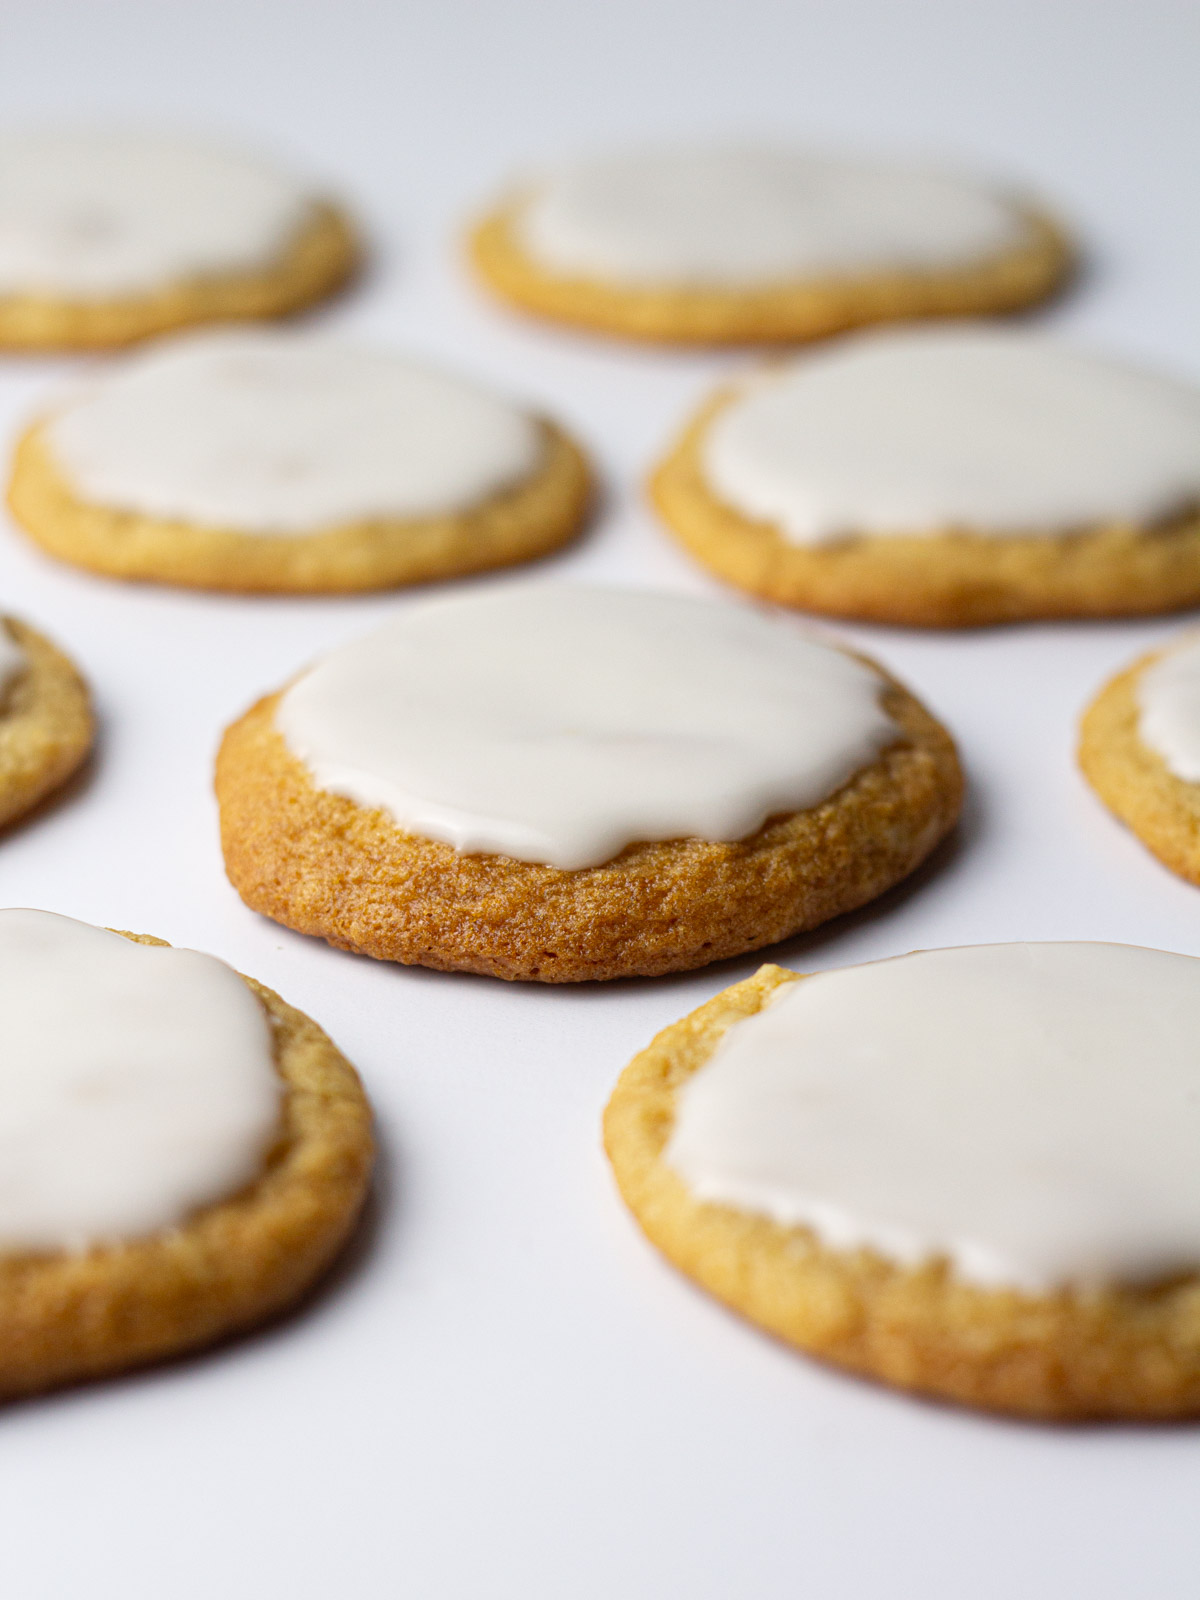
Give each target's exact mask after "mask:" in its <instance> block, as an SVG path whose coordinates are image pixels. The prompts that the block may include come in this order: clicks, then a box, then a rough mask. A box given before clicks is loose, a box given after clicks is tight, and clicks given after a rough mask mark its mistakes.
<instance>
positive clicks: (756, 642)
mask: <svg viewBox="0 0 1200 1600" xmlns="http://www.w3.org/2000/svg"><path fill="white" fill-rule="evenodd" d="M881 688H882V680H881V679H880V677H879V676H878V674H877V673H875V672H874V671H872V670H871V669H870V668H869V667H867V666H865V665H864V664H862V663H861V662H858V661H856V660H854V659H853V658H852V657H850V656H848V655H845V654H844V653H843V652H841V651H840V650H836V649H834V648H832V647H830V646H827V645H824V644H820V643H818V642H816V641H815V640H813V639H811V638H806V637H805V635H804V634H803V633H801V632H800V630H799V629H798V628H797V627H796V625H795V623H794V622H792V621H791V620H790V619H776V618H770V617H766V616H764V615H762V614H760V613H757V612H755V611H752V610H750V609H749V608H747V607H744V606H736V605H729V604H725V603H711V602H705V601H697V600H690V599H683V598H680V597H677V596H671V595H663V594H654V593H647V592H639V591H635V590H619V589H607V588H599V587H596V588H592V587H585V586H583V585H573V584H564V583H549V582H541V583H536V584H508V585H503V586H501V587H499V588H495V589H490V590H487V591H484V592H480V593H475V594H471V595H467V596H462V597H455V598H452V599H448V600H435V601H427V602H425V603H423V604H419V605H415V606H413V607H411V608H410V609H407V610H405V611H404V612H403V613H401V615H400V616H399V617H398V618H397V619H396V620H395V621H394V622H392V623H389V624H388V625H387V626H386V627H384V628H381V629H379V630H378V631H377V632H376V633H373V634H371V635H369V636H368V637H367V638H365V639H362V640H360V641H358V642H357V643H354V644H350V645H346V646H344V647H343V648H342V649H340V650H337V651H335V652H334V653H333V654H332V655H330V656H328V657H326V658H325V660H324V661H322V662H320V663H318V664H317V665H316V666H315V667H313V668H311V669H310V670H309V671H308V672H306V673H305V674H303V675H302V676H301V677H300V678H299V679H298V680H297V681H296V683H294V684H293V685H292V687H291V688H290V689H288V690H287V692H286V693H285V694H284V696H283V698H282V700H281V701H280V704H279V707H278V709H277V712H276V722H277V725H278V727H279V729H280V731H281V732H282V734H283V736H284V738H285V740H286V741H287V743H288V745H289V746H290V748H291V750H292V751H293V753H294V754H295V755H296V756H298V757H299V759H300V760H301V761H303V762H304V763H305V764H306V765H307V766H308V768H309V770H310V771H311V773H312V775H313V777H314V779H315V781H316V783H317V784H318V786H320V787H321V788H324V789H329V790H332V791H333V792H335V793H337V794H341V795H346V796H348V797H349V798H350V799H352V800H355V801H357V802H358V804H360V805H363V806H373V807H374V806H377V807H380V808H382V809H383V810H385V811H386V812H387V813H388V814H389V815H390V816H391V817H392V819H393V820H394V821H395V822H396V823H397V824H399V825H400V826H401V827H402V828H404V829H405V830H407V831H409V832H411V833H416V834H421V835H424V836H425V837H428V838H433V839H440V840H443V841H444V842H445V843H447V844H450V845H453V846H454V847H455V848H456V849H458V850H461V851H464V852H466V853H469V854H479V853H497V854H501V855H507V856H513V857H515V858H517V859H519V860H523V861H535V862H543V863H546V864H548V865H550V866H555V867H560V868H563V869H565V870H574V869H577V868H581V867H588V866H595V865H598V864H599V863H601V862H604V861H608V860H610V859H611V858H612V857H613V856H615V855H617V854H619V852H620V851H621V850H622V849H624V847H625V846H626V845H628V844H631V843H634V842H635V841H639V840H661V839H678V838H689V837H698V838H703V839H714V840H724V839H728V840H733V839H741V838H744V837H746V836H747V835H748V834H751V833H753V832H755V831H756V830H757V829H758V828H759V827H760V826H761V825H762V824H763V823H764V822H765V821H766V820H767V818H768V817H771V816H774V815H776V814H779V813H782V812H791V811H799V810H804V809H806V808H807V807H809V806H812V805H815V804H817V803H818V802H819V801H821V800H823V799H825V798H826V797H827V796H828V795H830V794H832V793H833V792H834V791H835V790H836V789H838V788H840V787H841V785H842V784H844V783H845V782H846V781H847V779H848V778H850V777H851V776H852V775H853V774H854V773H855V772H857V771H858V770H859V769H860V768H862V767H864V766H866V765H868V764H869V763H870V762H871V761H873V760H874V759H875V758H876V756H877V755H878V753H879V751H880V750H881V749H882V748H883V747H884V746H885V745H887V744H890V743H892V742H893V741H894V740H895V738H896V736H897V729H896V726H895V724H894V723H893V722H892V720H891V718H890V717H889V716H888V715H887V714H886V713H885V712H884V710H883V708H882V706H881V704H880V691H881Z"/></svg>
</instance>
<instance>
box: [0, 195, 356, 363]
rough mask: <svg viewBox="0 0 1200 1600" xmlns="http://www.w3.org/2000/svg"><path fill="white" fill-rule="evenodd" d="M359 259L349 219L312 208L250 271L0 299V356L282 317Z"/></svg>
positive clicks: (320, 293) (319, 296) (318, 296)
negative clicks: (284, 242) (92, 294)
mask: <svg viewBox="0 0 1200 1600" xmlns="http://www.w3.org/2000/svg"><path fill="white" fill-rule="evenodd" d="M361 254H362V251H361V246H360V244H359V241H358V236H357V234H356V232H355V230H354V227H353V225H352V224H351V222H350V220H349V218H348V217H347V216H346V215H345V214H344V213H343V212H342V211H341V210H340V209H339V208H338V207H337V206H334V205H330V204H328V203H327V202H324V201H322V202H318V203H317V204H315V205H314V206H313V208H312V215H311V218H310V220H309V221H308V222H307V223H306V224H304V226H302V227H301V228H300V230H299V231H298V232H297V233H296V234H295V235H294V237H293V238H292V240H291V242H290V243H289V244H288V246H287V247H286V249H285V250H284V251H283V252H282V253H281V255H280V257H279V259H278V260H277V261H275V262H273V263H271V264H270V265H267V266H264V267H260V268H256V269H254V270H250V271H240V272H228V273H213V274H212V275H210V276H206V277H198V278H188V279H180V280H179V281H178V282H176V283H171V284H164V285H163V286H162V287H161V288H160V289H157V290H155V291H153V292H150V293H144V294H131V295H119V296H113V297H112V298H110V299H96V300H71V299H65V298H62V297H60V296H58V295H53V294H44V295H43V294H0V350H26V351H37V350H47V351H51V350H104V349H113V348H116V347H117V346H120V345H125V344H132V343H133V342H134V341H135V340H138V339H148V338H150V337H152V336H153V335H156V334H161V333H167V332H169V331H170V330H171V329H173V328H188V327H193V326H195V325H197V324H199V323H204V322H239V321H245V320H248V319H258V318H263V317H283V316H287V315H288V314H289V313H291V312H294V311H300V310H302V309H303V308H304V307H305V306H309V305H312V304H314V303H315V302H316V301H318V300H323V299H325V297H326V296H327V295H330V294H332V293H333V292H334V291H335V290H337V289H339V288H341V286H342V285H343V284H344V283H345V282H346V281H347V280H348V279H349V278H350V277H352V276H353V274H354V273H355V272H356V271H357V269H358V266H359V263H360V260H361Z"/></svg>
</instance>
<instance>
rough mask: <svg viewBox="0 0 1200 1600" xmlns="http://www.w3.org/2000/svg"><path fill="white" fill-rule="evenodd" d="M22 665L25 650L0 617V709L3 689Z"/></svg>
mask: <svg viewBox="0 0 1200 1600" xmlns="http://www.w3.org/2000/svg"><path fill="white" fill-rule="evenodd" d="M24 666H25V652H24V651H23V650H22V649H21V646H20V645H19V644H18V643H17V641H16V640H15V639H14V638H13V636H12V634H11V633H10V632H9V631H8V629H7V628H6V627H5V626H4V621H3V618H0V711H3V709H4V707H3V698H4V691H5V690H6V689H7V688H8V686H9V684H10V683H11V682H12V681H13V679H14V678H15V677H16V675H17V673H18V672H20V671H21V670H22V668H23V667H24Z"/></svg>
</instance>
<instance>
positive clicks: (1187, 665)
mask: <svg viewBox="0 0 1200 1600" xmlns="http://www.w3.org/2000/svg"><path fill="white" fill-rule="evenodd" d="M1136 698H1137V704H1138V735H1139V737H1140V738H1141V740H1142V743H1143V744H1147V745H1149V746H1150V748H1151V749H1152V750H1154V751H1157V753H1158V754H1159V755H1160V756H1161V757H1162V758H1163V760H1164V761H1165V762H1166V764H1167V767H1168V769H1169V770H1170V771H1171V772H1173V773H1174V774H1175V776H1176V777H1177V778H1183V779H1184V781H1185V782H1187V783H1200V635H1197V634H1191V635H1189V636H1188V637H1187V638H1186V639H1185V640H1184V641H1183V643H1182V644H1177V645H1176V646H1175V647H1174V648H1173V649H1170V650H1167V651H1166V652H1165V653H1164V654H1163V655H1161V656H1160V657H1159V658H1158V660H1157V661H1154V662H1152V663H1151V665H1150V666H1148V667H1147V668H1146V670H1145V671H1144V672H1143V673H1142V674H1141V675H1140V677H1139V678H1138V680H1137V689H1136Z"/></svg>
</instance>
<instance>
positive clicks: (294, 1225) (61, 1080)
mask: <svg viewBox="0 0 1200 1600" xmlns="http://www.w3.org/2000/svg"><path fill="white" fill-rule="evenodd" d="M0 1153H2V1154H0V1163H2V1165H3V1169H4V1183H3V1185H2V1186H0V1396H5V1397H7V1396H12V1395H18V1394H27V1393H30V1392H33V1391H36V1390H39V1389H47V1388H51V1387H53V1386H55V1385H57V1384H63V1383H70V1382H74V1381H77V1380H79V1379H83V1378H93V1377H99V1376H101V1375H103V1374H105V1373H111V1372H118V1371H121V1370H123V1369H125V1368H127V1367H133V1366H139V1365H142V1364H143V1363H145V1362H149V1361H155V1360H159V1359H161V1358H163V1357H165V1356H169V1355H174V1354H176V1353H178V1352H180V1351H183V1350H188V1349H191V1348H194V1347H196V1346H199V1345H204V1344H209V1343H211V1342H213V1341H214V1340H216V1339H220V1338H222V1337H224V1336H225V1335H227V1334H230V1333H233V1332H235V1331H237V1330H239V1329H243V1328H247V1327H250V1326H252V1325H253V1324H255V1323H258V1322H262V1321H263V1320H264V1319H266V1318H267V1317H270V1316H271V1315H273V1314H274V1313H276V1312H278V1311H280V1310H282V1309H283V1308H284V1307H285V1306H287V1305H290V1304H291V1303H292V1302H293V1301H295V1300H297V1299H298V1298H299V1296H300V1295H302V1294H303V1293H304V1291H305V1290H306V1289H307V1288H308V1287H309V1286H310V1285H311V1284H312V1283H313V1281H314V1280H315V1279H316V1278H317V1277H318V1276H319V1275H320V1273H321V1272H323V1271H324V1269H325V1268H326V1266H328V1264H329V1262H330V1261H331V1259H332V1258H333V1255H334V1253H335V1252H336V1251H337V1249H338V1247H339V1246H340V1245H341V1243H342V1241H343V1240H344V1238H345V1237H346V1235H347V1233H348V1232H349V1230H350V1228H351V1226H352V1224H353V1222H354V1220H355V1217H356V1216H357V1214H358V1211H359V1207H360V1205H361V1202H362V1199H363V1195H364V1193H365V1190H366V1185H367V1180H368V1177H369V1174H370V1167H371V1154H372V1147H371V1130H370V1111H369V1108H368V1105H367V1102H366V1098H365V1096H364V1095H363V1092H362V1088H361V1086H360V1085H359V1082H358V1078H357V1077H356V1075H355V1072H354V1069H353V1068H352V1067H351V1066H350V1064H349V1063H348V1062H347V1061H346V1060H345V1059H344V1058H343V1057H342V1055H341V1054H340V1053H339V1052H338V1050H337V1049H335V1047H334V1046H333V1044H331V1043H330V1041H329V1039H327V1038H326V1036H325V1035H324V1034H323V1033H322V1032H321V1030H320V1029H319V1028H318V1027H317V1026H316V1024H315V1023H313V1022H310V1021H309V1019H308V1018H307V1017H306V1016H304V1015H303V1014H302V1013H301V1012H299V1011H296V1010H294V1009H293V1008H292V1007H291V1006H289V1005H286V1004H285V1003H284V1002H283V1001H282V1000H281V999H280V998H279V996H278V995H275V994H272V993H271V991H270V990H269V989H264V988H263V987H262V985H261V984H257V983H255V982H254V981H253V980H252V979H250V978H242V977H239V975H238V974H237V973H235V972H234V971H233V970H232V969H231V968H229V967H227V966H225V964H224V963H223V962H221V961H217V960H214V959H213V957H212V956H205V955H200V954H198V953H197V952H196V951H194V950H174V949H171V948H170V947H169V946H167V945H164V944H163V943H162V941H161V940H159V939H146V938H138V937H136V936H135V935H133V934H117V933H110V932H108V931H106V930H105V929H102V928H93V927H90V926H89V925H88V924H86V923H82V922H75V921H73V920H72V919H71V918H69V917H60V916H54V915H52V914H51V913H49V912H46V911H0Z"/></svg>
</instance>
